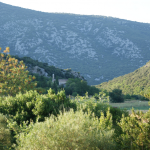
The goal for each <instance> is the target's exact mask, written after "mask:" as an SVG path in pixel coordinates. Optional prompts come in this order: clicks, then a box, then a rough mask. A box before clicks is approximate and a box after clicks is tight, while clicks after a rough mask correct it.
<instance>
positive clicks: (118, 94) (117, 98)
mask: <svg viewBox="0 0 150 150" xmlns="http://www.w3.org/2000/svg"><path fill="white" fill-rule="evenodd" d="M109 96H110V101H111V102H112V103H122V102H124V98H123V95H122V90H120V89H113V90H112V92H109Z"/></svg>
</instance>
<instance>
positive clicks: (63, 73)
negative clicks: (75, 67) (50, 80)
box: [12, 55, 74, 79]
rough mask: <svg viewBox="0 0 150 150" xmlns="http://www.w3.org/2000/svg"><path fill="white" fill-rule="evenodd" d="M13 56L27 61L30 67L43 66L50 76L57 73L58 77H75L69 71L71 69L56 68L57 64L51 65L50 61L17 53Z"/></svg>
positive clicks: (26, 63)
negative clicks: (45, 61) (40, 60)
mask: <svg viewBox="0 0 150 150" xmlns="http://www.w3.org/2000/svg"><path fill="white" fill-rule="evenodd" d="M12 57H14V58H16V59H18V60H19V61H22V60H23V62H24V63H25V65H26V66H28V68H30V67H35V66H39V67H40V68H43V69H44V70H45V72H47V73H48V76H49V77H52V75H53V74H55V77H58V78H60V79H61V78H66V79H68V78H74V76H73V75H72V74H71V73H69V72H71V70H70V69H59V68H56V67H55V66H50V65H48V63H42V62H39V61H38V60H34V59H32V58H30V57H18V56H16V55H12Z"/></svg>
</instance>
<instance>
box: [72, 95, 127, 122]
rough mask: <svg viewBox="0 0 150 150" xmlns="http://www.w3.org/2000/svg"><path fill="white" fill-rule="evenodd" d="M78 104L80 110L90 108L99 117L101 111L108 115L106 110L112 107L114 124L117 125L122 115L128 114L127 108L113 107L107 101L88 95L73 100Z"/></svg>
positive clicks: (84, 110) (85, 110)
mask: <svg viewBox="0 0 150 150" xmlns="http://www.w3.org/2000/svg"><path fill="white" fill-rule="evenodd" d="M72 101H73V102H74V103H75V104H76V105H77V109H78V110H83V112H88V110H90V111H91V112H92V113H94V115H95V116H96V117H98V118H100V116H101V112H103V113H104V115H105V116H106V112H107V111H108V109H110V113H111V114H112V120H113V124H114V125H116V121H120V120H121V117H122V115H123V114H124V115H125V116H128V114H129V113H128V112H127V111H126V110H121V109H120V108H113V107H112V106H110V105H109V104H108V103H106V102H105V101H100V100H98V101H97V100H95V98H93V97H92V98H89V97H88V98H87V97H80V96H78V97H76V98H75V100H72Z"/></svg>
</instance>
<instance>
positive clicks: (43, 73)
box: [27, 66, 49, 77]
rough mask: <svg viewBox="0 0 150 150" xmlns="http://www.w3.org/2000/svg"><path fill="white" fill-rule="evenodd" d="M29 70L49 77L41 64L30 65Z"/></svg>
mask: <svg viewBox="0 0 150 150" xmlns="http://www.w3.org/2000/svg"><path fill="white" fill-rule="evenodd" d="M27 70H28V71H29V72H31V73H36V74H39V75H40V76H45V77H49V76H48V73H47V72H46V71H45V70H44V69H43V68H41V67H39V66H32V67H31V66H28V68H27Z"/></svg>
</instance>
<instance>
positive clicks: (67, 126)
mask: <svg viewBox="0 0 150 150" xmlns="http://www.w3.org/2000/svg"><path fill="white" fill-rule="evenodd" d="M113 133H114V131H113V129H112V120H111V114H110V113H109V112H108V113H107V117H106V118H105V117H104V116H101V118H100V119H97V118H95V117H92V118H90V117H89V114H87V113H83V112H82V111H78V112H75V113H74V111H73V110H72V109H71V110H70V112H64V114H60V115H59V116H58V117H57V118H55V117H54V116H51V117H50V118H47V119H46V121H45V122H43V123H36V124H35V125H34V126H33V129H32V130H30V132H29V133H28V134H24V133H22V134H20V136H19V140H18V144H19V146H18V147H17V149H18V150H25V149H29V150H33V149H51V150H52V149H64V150H65V149H72V150H73V149H78V150H85V149H86V150H94V149H101V150H115V146H116V145H115V142H114V139H113V138H112V136H113Z"/></svg>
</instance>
